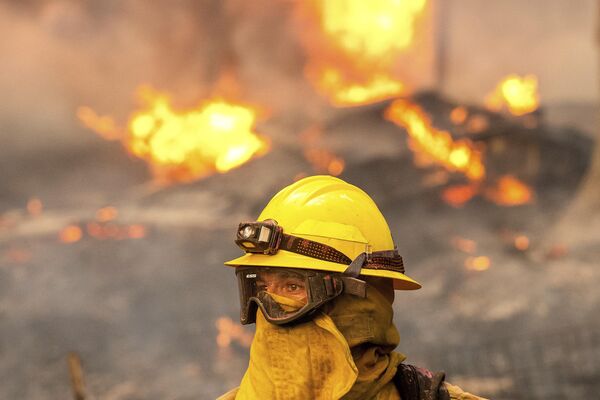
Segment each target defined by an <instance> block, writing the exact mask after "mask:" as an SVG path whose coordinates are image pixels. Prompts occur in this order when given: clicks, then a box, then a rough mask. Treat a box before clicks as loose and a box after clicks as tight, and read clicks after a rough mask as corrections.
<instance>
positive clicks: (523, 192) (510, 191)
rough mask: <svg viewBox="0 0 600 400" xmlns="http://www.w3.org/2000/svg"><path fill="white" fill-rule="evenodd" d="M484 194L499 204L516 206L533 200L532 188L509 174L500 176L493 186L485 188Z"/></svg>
mask: <svg viewBox="0 0 600 400" xmlns="http://www.w3.org/2000/svg"><path fill="white" fill-rule="evenodd" d="M484 195H485V197H486V198H487V199H488V200H491V201H493V202H494V203H496V204H498V205H501V206H518V205H522V204H527V203H529V202H531V201H532V200H533V190H532V189H531V188H530V187H529V186H528V185H526V184H525V183H523V182H521V181H520V180H519V179H517V178H515V177H514V176H511V175H504V176H502V177H500V179H498V181H497V182H496V185H495V186H493V187H491V188H488V189H486V190H485V192H484Z"/></svg>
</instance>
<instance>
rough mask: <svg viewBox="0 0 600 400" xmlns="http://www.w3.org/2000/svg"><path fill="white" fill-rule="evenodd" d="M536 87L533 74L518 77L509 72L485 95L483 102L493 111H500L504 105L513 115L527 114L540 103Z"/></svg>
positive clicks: (535, 79) (536, 83)
mask: <svg viewBox="0 0 600 400" xmlns="http://www.w3.org/2000/svg"><path fill="white" fill-rule="evenodd" d="M537 89H538V82H537V78H536V77H535V76H534V75H526V76H523V77H520V76H519V75H516V74H511V75H509V76H507V77H506V78H504V79H503V80H502V81H501V82H500V83H499V84H498V86H496V89H495V90H494V91H493V92H492V93H490V94H489V95H488V96H487V98H486V100H485V104H486V106H487V107H488V108H489V109H490V110H493V111H500V110H502V109H503V108H504V107H506V108H507V109H508V111H509V112H510V113H511V114H513V115H517V116H519V115H524V114H529V113H531V112H533V111H535V110H536V109H537V108H538V107H539V105H540V96H539V94H538V90H537Z"/></svg>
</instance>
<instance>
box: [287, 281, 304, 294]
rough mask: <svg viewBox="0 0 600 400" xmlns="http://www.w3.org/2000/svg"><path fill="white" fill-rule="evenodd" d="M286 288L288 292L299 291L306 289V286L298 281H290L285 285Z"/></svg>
mask: <svg viewBox="0 0 600 400" xmlns="http://www.w3.org/2000/svg"><path fill="white" fill-rule="evenodd" d="M285 288H286V290H287V291H288V292H291V293H293V292H299V291H302V290H304V286H302V285H300V284H298V283H294V282H289V283H288V284H287V285H286V286H285Z"/></svg>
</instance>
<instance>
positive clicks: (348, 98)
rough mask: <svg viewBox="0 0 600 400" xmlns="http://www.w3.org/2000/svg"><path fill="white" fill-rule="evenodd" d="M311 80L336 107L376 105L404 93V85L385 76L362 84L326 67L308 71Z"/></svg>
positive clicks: (376, 76)
mask: <svg viewBox="0 0 600 400" xmlns="http://www.w3.org/2000/svg"><path fill="white" fill-rule="evenodd" d="M307 75H308V76H309V79H310V80H311V81H313V82H315V86H316V88H317V91H318V92H319V93H320V94H321V95H322V96H325V97H328V98H329V100H330V102H331V104H333V105H334V106H336V107H346V106H357V105H363V104H370V103H376V102H378V101H383V100H385V99H389V98H391V97H397V96H399V95H401V94H402V93H404V88H405V86H404V84H403V83H402V82H399V81H397V80H395V79H393V78H392V77H390V76H388V75H385V74H376V75H373V76H370V77H368V78H366V79H364V78H363V79H361V81H360V82H352V80H351V79H350V78H349V77H347V76H344V75H343V73H342V72H341V71H338V70H336V69H334V68H332V67H326V68H323V69H319V70H316V71H313V70H310V69H309V70H307Z"/></svg>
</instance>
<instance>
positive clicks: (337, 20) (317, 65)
mask: <svg viewBox="0 0 600 400" xmlns="http://www.w3.org/2000/svg"><path fill="white" fill-rule="evenodd" d="M425 4H426V0H404V1H398V0H372V1H368V2H367V1H363V0H331V1H319V0H311V1H308V2H301V3H299V5H298V12H299V13H300V14H302V15H305V16H308V19H309V20H310V21H311V22H312V23H313V24H314V23H316V27H315V28H316V29H315V31H316V32H313V31H311V29H308V30H304V31H303V33H304V36H305V37H304V39H305V44H306V47H307V51H308V55H309V59H310V60H309V63H308V65H307V68H306V74H307V77H308V79H309V80H310V81H311V82H312V83H313V85H314V86H315V87H316V88H317V90H318V91H319V92H320V93H321V94H323V95H324V96H325V97H327V98H329V100H330V101H331V103H332V104H333V105H335V106H351V105H361V104H369V103H373V102H377V101H381V100H383V99H386V98H390V97H396V96H398V95H400V94H402V93H404V92H405V89H406V88H405V85H404V84H403V83H402V82H400V81H399V80H398V79H396V78H395V77H394V76H393V75H394V74H393V63H394V61H395V59H396V58H397V56H398V55H399V54H400V53H402V52H403V51H405V50H407V49H408V48H409V47H410V46H411V44H412V43H413V39H414V36H415V24H416V21H417V19H418V17H419V16H420V15H421V14H422V12H423V10H424V8H425ZM315 36H316V37H315Z"/></svg>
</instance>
